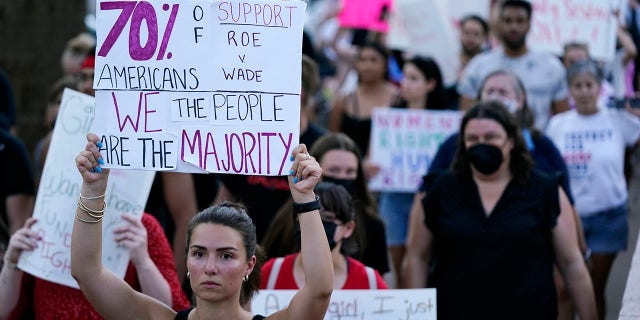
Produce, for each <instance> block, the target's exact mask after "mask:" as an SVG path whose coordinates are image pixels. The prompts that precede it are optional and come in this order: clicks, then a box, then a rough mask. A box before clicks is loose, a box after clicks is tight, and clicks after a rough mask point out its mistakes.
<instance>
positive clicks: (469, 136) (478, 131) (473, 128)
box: [463, 118, 513, 160]
mask: <svg viewBox="0 0 640 320" xmlns="http://www.w3.org/2000/svg"><path fill="white" fill-rule="evenodd" d="M463 138H464V146H465V148H466V149H467V150H468V149H469V148H471V147H472V146H474V145H476V144H479V143H486V144H490V145H494V146H496V147H498V148H499V149H500V150H501V151H502V158H503V159H505V160H506V159H509V154H510V153H511V149H513V139H511V138H509V136H508V135H507V132H506V131H505V130H504V128H503V127H502V126H501V125H500V123H499V122H497V121H495V120H493V119H486V118H478V119H471V120H469V122H467V125H466V127H465V130H464V137H463Z"/></svg>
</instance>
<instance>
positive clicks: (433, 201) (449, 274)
mask: <svg viewBox="0 0 640 320" xmlns="http://www.w3.org/2000/svg"><path fill="white" fill-rule="evenodd" d="M424 188H425V190H426V195H425V196H424V198H423V199H422V201H421V203H422V206H423V209H424V220H422V221H420V219H414V220H412V221H411V230H410V232H409V237H408V241H407V257H406V258H405V261H404V272H405V275H404V276H405V277H406V278H405V283H406V284H407V285H408V286H409V287H424V286H425V285H426V284H428V285H429V286H431V287H435V288H436V289H437V290H438V318H441V319H467V318H482V319H509V318H521V319H556V318H557V312H558V310H557V300H556V291H555V288H554V280H553V266H554V262H555V264H556V265H557V266H558V268H559V269H560V271H561V273H562V275H563V277H564V280H565V283H566V284H567V288H568V291H569V292H570V294H571V296H572V297H573V301H574V303H575V305H576V308H577V310H578V314H579V316H580V318H581V319H595V318H596V315H597V313H596V310H595V305H594V304H595V300H594V296H593V290H592V286H591V280H590V278H589V274H588V271H587V267H586V265H585V263H584V260H583V259H582V254H581V252H580V250H579V247H578V242H577V239H578V237H577V230H576V224H575V221H574V215H573V210H572V207H571V204H570V202H569V200H568V198H567V196H566V194H565V193H564V191H563V190H562V188H561V187H560V186H559V183H558V179H557V178H556V177H550V176H547V175H544V174H541V173H539V172H538V171H535V170H532V161H531V158H530V157H529V154H528V152H527V148H526V144H525V142H524V139H523V138H522V135H521V133H520V131H519V128H518V126H517V125H516V121H515V118H514V117H513V115H511V113H509V111H507V109H506V108H505V107H504V106H503V104H502V103H500V102H497V101H488V102H480V103H478V104H476V105H475V106H474V107H473V108H472V109H471V110H469V111H468V112H467V113H466V114H465V116H464V117H463V119H462V122H461V124H460V138H459V139H458V153H457V154H456V159H455V161H454V164H453V166H452V170H450V171H445V172H440V173H433V174H430V175H428V176H427V177H426V178H425V183H424ZM431 261H435V262H436V263H435V264H434V268H433V271H431V272H430V271H429V269H430V262H431ZM427 280H428V282H427ZM489 288H491V289H490V290H489ZM461 305H462V306H473V307H469V308H460V306H461Z"/></svg>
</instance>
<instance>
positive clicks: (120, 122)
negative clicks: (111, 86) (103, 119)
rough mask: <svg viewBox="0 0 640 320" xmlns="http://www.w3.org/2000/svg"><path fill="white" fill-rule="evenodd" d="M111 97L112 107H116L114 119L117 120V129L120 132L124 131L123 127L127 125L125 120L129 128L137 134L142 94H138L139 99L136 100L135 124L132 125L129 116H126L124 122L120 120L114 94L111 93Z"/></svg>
mask: <svg viewBox="0 0 640 320" xmlns="http://www.w3.org/2000/svg"><path fill="white" fill-rule="evenodd" d="M111 97H112V98H113V105H114V106H115V107H116V117H117V118H118V128H119V129H120V132H122V130H124V127H125V125H126V124H127V120H129V123H131V128H133V131H134V132H138V125H139V124H140V109H141V106H142V92H140V98H139V99H138V116H137V117H136V124H135V125H134V124H133V120H131V116H130V115H128V114H127V115H126V116H125V117H124V121H121V120H120V108H119V107H118V101H117V100H116V93H115V92H111Z"/></svg>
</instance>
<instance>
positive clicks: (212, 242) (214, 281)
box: [187, 223, 256, 301]
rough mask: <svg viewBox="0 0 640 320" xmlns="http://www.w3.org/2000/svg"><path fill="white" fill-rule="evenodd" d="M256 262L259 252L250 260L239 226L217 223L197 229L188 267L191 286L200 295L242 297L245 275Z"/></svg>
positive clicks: (189, 253)
mask: <svg viewBox="0 0 640 320" xmlns="http://www.w3.org/2000/svg"><path fill="white" fill-rule="evenodd" d="M255 263H256V257H255V256H253V257H252V258H251V260H250V261H247V259H246V248H245V247H244V244H243V241H242V235H241V234H240V233H239V232H238V231H236V230H235V229H233V228H230V227H227V226H223V225H218V224H213V223H202V224H200V225H198V226H196V227H195V228H194V229H193V232H192V234H191V243H189V252H188V256H187V270H188V271H189V282H190V284H191V288H192V289H193V292H194V293H195V294H196V296H197V297H199V298H200V299H203V300H208V301H220V300H224V299H238V296H239V294H240V289H241V287H242V281H243V278H244V276H245V275H247V274H249V273H251V271H252V270H253V267H254V266H255Z"/></svg>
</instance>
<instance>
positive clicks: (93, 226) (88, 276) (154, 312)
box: [71, 133, 175, 319]
mask: <svg viewBox="0 0 640 320" xmlns="http://www.w3.org/2000/svg"><path fill="white" fill-rule="evenodd" d="M87 141H88V142H87V145H86V146H85V149H84V150H83V151H81V152H80V154H78V156H77V157H76V167H77V169H78V172H79V173H80V175H81V176H82V187H81V191H80V196H79V199H78V206H77V208H76V213H75V219H74V224H73V233H72V235H71V275H72V276H73V278H74V279H76V281H77V282H78V285H80V289H81V290H82V292H83V293H84V295H85V297H86V298H87V300H89V302H91V304H92V305H93V307H94V308H95V309H96V311H98V313H100V315H101V316H103V317H104V318H107V319H173V317H174V316H175V312H174V311H173V310H171V309H170V308H169V307H168V306H166V305H164V304H163V303H161V302H159V301H157V300H155V299H153V298H151V297H149V296H146V295H144V294H142V293H139V292H137V291H135V290H133V288H131V287H130V286H129V285H128V284H127V283H126V282H125V281H124V280H122V279H120V278H118V277H117V276H116V275H115V274H113V273H112V272H111V271H109V270H108V269H106V268H105V267H104V266H103V265H102V216H103V215H104V211H105V209H106V202H105V191H106V189H107V181H108V177H109V170H107V169H102V168H101V167H100V164H103V161H102V157H101V155H100V152H99V151H98V145H99V142H98V136H96V135H95V134H93V133H89V134H88V135H87Z"/></svg>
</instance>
